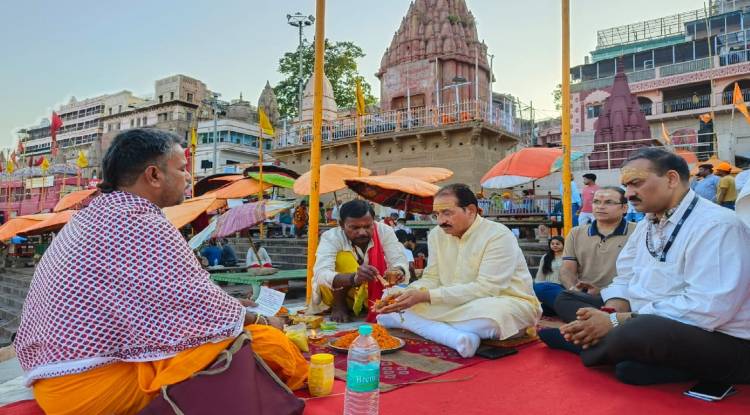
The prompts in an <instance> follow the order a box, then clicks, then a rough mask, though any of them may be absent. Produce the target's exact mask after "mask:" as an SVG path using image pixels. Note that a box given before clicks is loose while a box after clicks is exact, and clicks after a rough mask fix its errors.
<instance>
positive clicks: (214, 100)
mask: <svg viewBox="0 0 750 415" xmlns="http://www.w3.org/2000/svg"><path fill="white" fill-rule="evenodd" d="M220 96H221V94H220V93H218V92H213V95H212V96H211V98H210V99H204V100H203V103H204V104H206V105H210V106H211V109H212V110H213V111H214V136H213V144H214V157H213V166H212V167H213V174H216V168H217V164H218V160H217V157H218V153H219V149H218V148H219V147H218V143H219V135H218V117H219V111H222V110H223V109H224V105H223V103H222V102H220V101H219V97H220Z"/></svg>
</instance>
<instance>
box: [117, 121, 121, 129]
mask: <svg viewBox="0 0 750 415" xmlns="http://www.w3.org/2000/svg"><path fill="white" fill-rule="evenodd" d="M120 127H121V125H120V123H119V122H118V123H117V131H120Z"/></svg>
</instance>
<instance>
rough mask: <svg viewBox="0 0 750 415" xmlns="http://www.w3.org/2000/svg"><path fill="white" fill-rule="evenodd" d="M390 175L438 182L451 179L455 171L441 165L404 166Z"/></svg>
mask: <svg viewBox="0 0 750 415" xmlns="http://www.w3.org/2000/svg"><path fill="white" fill-rule="evenodd" d="M389 176H404V177H413V178H415V179H419V180H422V181H425V182H427V183H437V182H442V181H443V180H448V179H450V178H451V177H452V176H453V171H451V170H448V169H444V168H441V167H404V168H403V169H398V170H396V171H394V172H393V173H390V174H389Z"/></svg>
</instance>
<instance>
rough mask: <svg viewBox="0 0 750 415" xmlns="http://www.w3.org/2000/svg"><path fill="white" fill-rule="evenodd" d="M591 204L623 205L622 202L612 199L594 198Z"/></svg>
mask: <svg viewBox="0 0 750 415" xmlns="http://www.w3.org/2000/svg"><path fill="white" fill-rule="evenodd" d="M591 204H592V205H594V206H602V205H604V206H620V205H624V203H622V202H617V201H614V200H594V201H593V202H591Z"/></svg>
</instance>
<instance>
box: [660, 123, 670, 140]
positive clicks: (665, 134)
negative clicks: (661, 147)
mask: <svg viewBox="0 0 750 415" xmlns="http://www.w3.org/2000/svg"><path fill="white" fill-rule="evenodd" d="M661 136H662V138H663V139H664V143H665V144H666V145H671V144H672V139H671V138H670V137H669V132H668V131H667V127H665V126H664V123H661Z"/></svg>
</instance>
